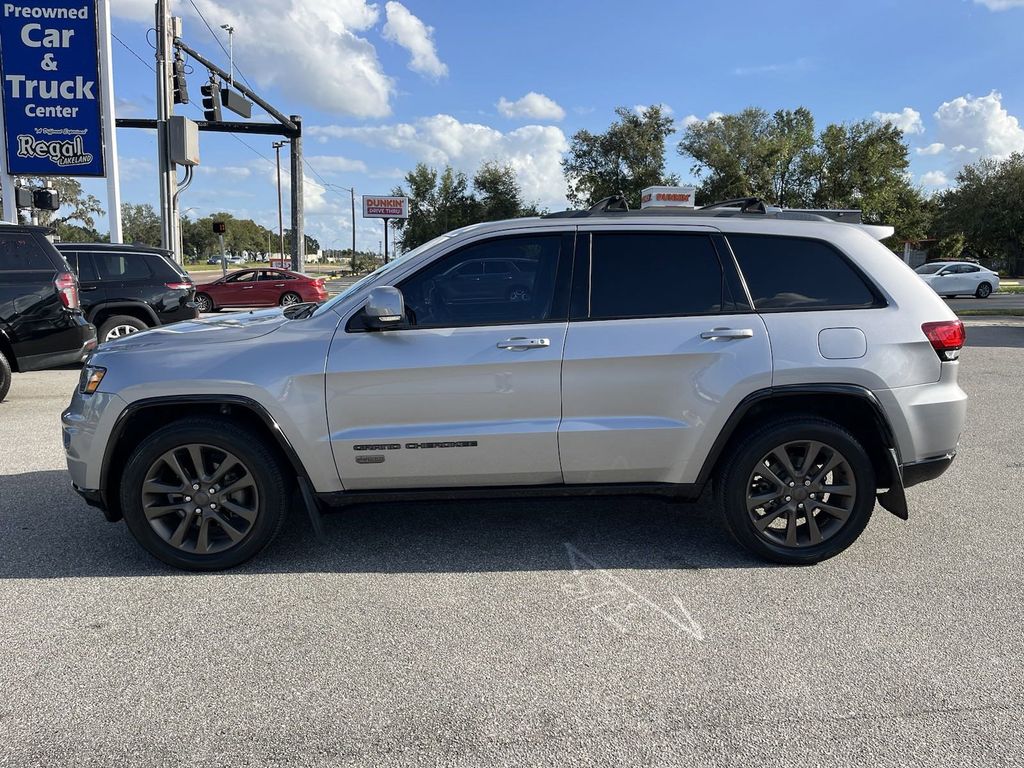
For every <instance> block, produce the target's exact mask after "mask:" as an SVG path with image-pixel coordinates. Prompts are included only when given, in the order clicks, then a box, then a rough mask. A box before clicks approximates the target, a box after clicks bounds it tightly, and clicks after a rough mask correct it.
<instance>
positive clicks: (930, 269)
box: [914, 264, 946, 275]
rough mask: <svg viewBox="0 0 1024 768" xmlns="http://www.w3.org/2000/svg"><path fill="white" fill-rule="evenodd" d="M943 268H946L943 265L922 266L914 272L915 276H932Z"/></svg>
mask: <svg viewBox="0 0 1024 768" xmlns="http://www.w3.org/2000/svg"><path fill="white" fill-rule="evenodd" d="M944 266H946V265H945V264H922V265H921V266H920V267H918V268H917V269H915V270H914V271H915V272H917V274H919V275H934V274H935V273H936V272H938V271H939V270H940V269H942V268H943V267H944Z"/></svg>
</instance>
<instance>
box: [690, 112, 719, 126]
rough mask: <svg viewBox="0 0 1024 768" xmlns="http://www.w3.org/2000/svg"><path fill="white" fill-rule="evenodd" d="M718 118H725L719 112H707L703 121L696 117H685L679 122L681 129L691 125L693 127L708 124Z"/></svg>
mask: <svg viewBox="0 0 1024 768" xmlns="http://www.w3.org/2000/svg"><path fill="white" fill-rule="evenodd" d="M720 117H725V115H724V114H723V113H721V112H709V113H708V116H707V117H705V118H703V119H702V118H699V117H697V116H696V115H687V116H686V117H684V118H683V119H682V120H681V121H680V122H682V124H683V128H689V127H690V126H691V125H694V124H695V123H710V122H712V121H713V120H717V119H718V118H720Z"/></svg>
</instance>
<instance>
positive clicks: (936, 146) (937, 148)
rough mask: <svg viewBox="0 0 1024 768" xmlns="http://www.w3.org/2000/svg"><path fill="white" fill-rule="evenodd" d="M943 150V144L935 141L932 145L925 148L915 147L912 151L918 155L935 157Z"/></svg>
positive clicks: (944, 146)
mask: <svg viewBox="0 0 1024 768" xmlns="http://www.w3.org/2000/svg"><path fill="white" fill-rule="evenodd" d="M945 148H946V145H945V144H943V143H942V142H940V141H936V142H934V143H932V144H929V145H928V146H927V147H917V148H915V149H914V151H915V152H917V154H919V155H937V154H939V152H941V151H942V150H944V149H945Z"/></svg>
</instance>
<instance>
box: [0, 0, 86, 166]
mask: <svg viewBox="0 0 1024 768" xmlns="http://www.w3.org/2000/svg"><path fill="white" fill-rule="evenodd" d="M96 9H97V1H96V0H20V2H19V1H18V0H14V1H13V2H8V1H7V0H4V2H0V77H2V82H3V107H4V109H3V114H4V123H5V124H4V145H5V151H6V153H7V168H8V173H10V174H12V175H19V174H21V175H33V176H103V175H104V164H103V109H102V103H101V102H102V99H101V95H102V94H101V88H100V78H99V62H98V58H99V47H98V45H97V40H98V33H97V18H96Z"/></svg>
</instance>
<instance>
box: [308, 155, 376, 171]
mask: <svg viewBox="0 0 1024 768" xmlns="http://www.w3.org/2000/svg"><path fill="white" fill-rule="evenodd" d="M306 159H307V160H308V161H309V164H310V165H312V166H313V167H314V168H316V169H317V171H318V172H319V173H366V163H364V162H363V161H362V160H350V159H349V158H347V157H342V156H341V155H314V156H313V157H308V158H306Z"/></svg>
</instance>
